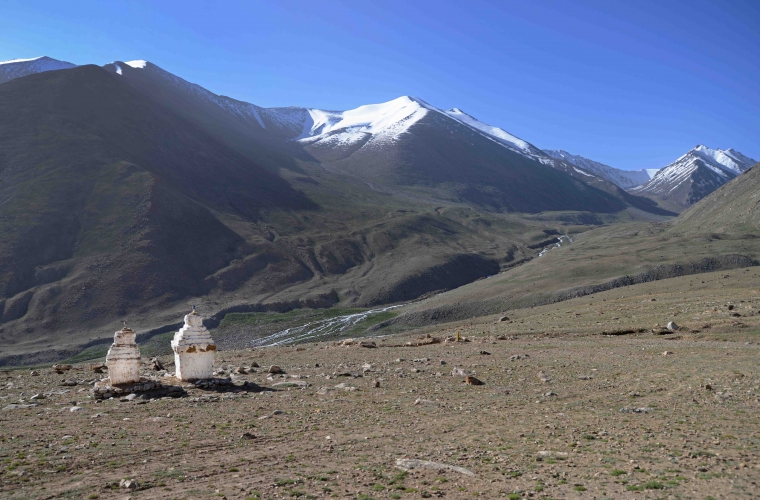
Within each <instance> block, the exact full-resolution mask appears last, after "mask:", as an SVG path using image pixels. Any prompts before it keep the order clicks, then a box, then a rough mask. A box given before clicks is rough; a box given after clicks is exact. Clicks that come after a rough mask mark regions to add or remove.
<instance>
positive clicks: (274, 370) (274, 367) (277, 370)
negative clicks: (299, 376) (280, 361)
mask: <svg viewBox="0 0 760 500" xmlns="http://www.w3.org/2000/svg"><path fill="white" fill-rule="evenodd" d="M267 373H273V374H279V373H285V371H284V370H283V369H282V368H280V367H279V366H277V365H272V366H270V367H269V370H267Z"/></svg>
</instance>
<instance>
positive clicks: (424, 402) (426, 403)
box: [412, 398, 438, 406]
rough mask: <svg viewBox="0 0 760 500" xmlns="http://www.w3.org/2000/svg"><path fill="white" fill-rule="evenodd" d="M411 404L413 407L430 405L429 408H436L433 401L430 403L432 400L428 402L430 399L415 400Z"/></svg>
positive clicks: (436, 404)
mask: <svg viewBox="0 0 760 500" xmlns="http://www.w3.org/2000/svg"><path fill="white" fill-rule="evenodd" d="M412 404H413V405H414V406H417V405H430V406H438V403H436V402H435V401H432V400H430V399H420V398H417V399H416V400H415V401H414V403H412Z"/></svg>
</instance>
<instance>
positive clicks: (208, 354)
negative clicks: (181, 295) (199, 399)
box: [172, 306, 216, 381]
mask: <svg viewBox="0 0 760 500" xmlns="http://www.w3.org/2000/svg"><path fill="white" fill-rule="evenodd" d="M172 350H173V351H174V365H175V367H176V370H177V373H175V375H174V376H175V377H177V378H178V379H180V380H186V381H194V380H202V379H207V378H211V377H212V376H213V374H214V351H216V344H214V339H212V338H211V334H209V332H208V330H207V329H206V327H204V326H203V318H202V317H201V316H200V315H199V314H198V313H197V312H196V311H195V306H193V312H191V313H190V314H188V315H186V316H185V326H183V327H182V329H181V330H180V331H178V332H177V333H175V334H174V340H172Z"/></svg>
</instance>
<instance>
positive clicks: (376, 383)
mask: <svg viewBox="0 0 760 500" xmlns="http://www.w3.org/2000/svg"><path fill="white" fill-rule="evenodd" d="M372 386H373V387H380V381H379V380H375V381H374V382H373V384H372Z"/></svg>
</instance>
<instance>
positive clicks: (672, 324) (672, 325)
mask: <svg viewBox="0 0 760 500" xmlns="http://www.w3.org/2000/svg"><path fill="white" fill-rule="evenodd" d="M668 330H670V331H671V332H675V331H677V330H678V325H676V324H675V322H673V321H670V322H669V323H668Z"/></svg>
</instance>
